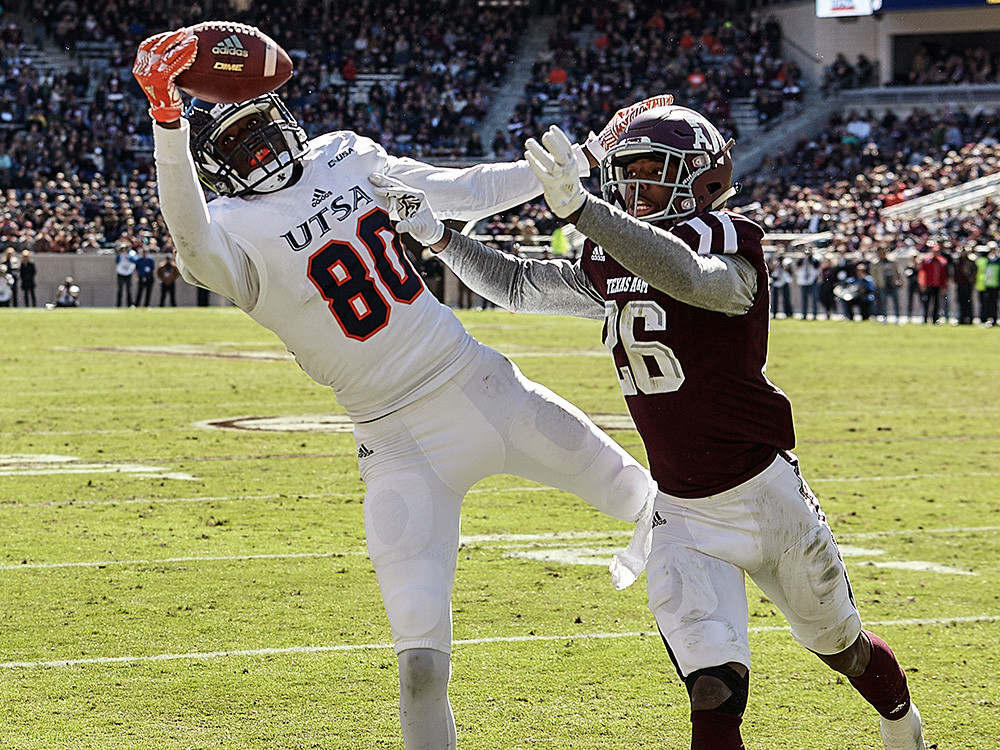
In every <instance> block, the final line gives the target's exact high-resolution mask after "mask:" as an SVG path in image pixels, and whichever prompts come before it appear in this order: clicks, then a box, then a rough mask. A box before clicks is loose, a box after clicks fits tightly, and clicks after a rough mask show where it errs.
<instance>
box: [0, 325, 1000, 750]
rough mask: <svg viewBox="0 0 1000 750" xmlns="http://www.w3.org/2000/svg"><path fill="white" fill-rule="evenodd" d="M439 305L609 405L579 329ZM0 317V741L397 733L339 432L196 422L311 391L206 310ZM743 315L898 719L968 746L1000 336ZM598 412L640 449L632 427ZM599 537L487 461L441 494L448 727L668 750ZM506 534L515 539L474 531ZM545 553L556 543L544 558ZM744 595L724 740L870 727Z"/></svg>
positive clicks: (673, 742) (157, 742) (988, 741)
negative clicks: (450, 629) (445, 519)
mask: <svg viewBox="0 0 1000 750" xmlns="http://www.w3.org/2000/svg"><path fill="white" fill-rule="evenodd" d="M461 317H462V318H463V320H464V321H465V322H466V323H467V325H468V326H469V327H470V329H471V330H472V331H473V333H474V334H475V335H476V336H477V337H479V338H480V339H481V340H483V341H485V342H487V343H489V344H492V345H494V346H497V347H498V348H499V349H501V350H502V351H504V352H506V353H508V354H509V355H511V356H512V358H513V359H515V361H517V363H518V364H519V365H520V367H521V369H522V370H523V371H524V372H525V374H527V375H528V376H529V377H532V378H535V379H537V380H539V381H541V382H543V383H545V384H547V385H549V386H551V387H552V388H553V389H555V390H556V391H557V392H558V393H560V394H561V395H564V396H566V397H567V398H569V399H570V400H571V401H573V402H574V403H576V404H578V405H579V406H580V407H582V408H583V409H585V410H586V411H588V412H589V413H591V414H621V413H623V412H624V406H623V402H622V398H621V395H620V392H619V391H618V386H617V383H616V381H615V379H614V377H613V372H612V369H611V366H610V363H609V360H608V358H607V355H606V352H605V351H604V349H603V347H602V346H601V345H600V342H599V337H600V324H599V323H595V322H593V321H580V320H567V319H560V318H534V317H528V316H514V315H510V314H508V313H504V312H496V311H487V312H474V311H470V312H465V313H463V314H462V316H461ZM0 318H2V326H3V336H2V339H0V341H2V343H0V377H2V382H3V383H4V394H5V395H4V405H3V408H2V410H0V415H2V416H0V441H2V448H0V453H2V454H4V456H6V457H10V456H19V457H21V458H18V459H10V458H7V459H4V460H0V527H2V529H3V531H2V532H0V539H2V545H0V587H2V589H0V591H2V599H3V605H2V607H0V632H2V640H0V644H2V650H0V662H2V664H0V708H2V711H3V719H2V720H0V747H3V748H5V749H6V748H10V749H21V748H23V749H25V750H26V749H28V748H32V749H38V750H53V749H59V748H74V750H76V749H81V750H114V749H117V748H150V749H156V750H163V749H166V748H170V749H172V748H231V749H232V750H237V749H238V750H246V749H257V748H260V749H264V748H266V749H267V750H278V749H281V748H345V749H347V750H352V749H354V748H357V749H358V750H362V749H365V748H387V749H392V750H399V749H400V748H402V742H401V741H400V739H399V725H398V718H397V715H396V697H395V696H396V690H397V677H396V673H395V660H394V657H393V655H392V651H391V649H390V648H388V647H387V645H386V644H387V643H388V641H389V635H388V632H387V628H386V625H385V622H384V619H383V615H382V610H381V604H380V601H379V599H378V591H377V588H376V585H375V580H374V574H373V573H372V570H371V565H370V563H369V562H368V560H367V557H366V556H365V547H364V531H363V527H362V514H361V500H362V497H363V492H364V490H363V486H362V484H361V481H360V479H359V478H358V472H357V461H356V458H355V456H354V451H355V448H354V443H353V439H352V438H351V436H350V435H349V434H337V433H309V432H270V433H264V432H248V431H224V430H218V429H210V428H207V427H205V426H203V424H202V423H204V422H206V421H209V420H224V419H235V418H240V417H260V416H267V417H274V416H289V415H330V414H339V413H340V410H339V408H338V407H337V406H336V403H335V401H334V399H333V397H332V395H331V394H330V393H329V392H328V391H325V390H323V389H321V388H319V387H318V386H316V385H314V384H313V383H312V382H311V381H310V380H309V379H308V378H307V377H306V376H305V375H304V374H303V373H302V372H301V371H300V370H299V369H298V368H297V367H296V366H295V365H294V364H293V363H292V362H291V361H290V360H288V358H287V356H286V355H285V354H284V352H283V349H282V347H281V345H280V344H279V343H278V342H277V340H276V339H275V338H274V336H273V335H271V334H270V333H268V332H267V331H265V330H263V329H261V328H259V327H257V326H256V324H254V323H253V322H252V321H250V320H249V319H248V318H246V317H245V316H244V315H242V313H239V312H237V311H235V310H226V309H211V310H205V309H201V310H199V309H177V310H84V309H81V310H57V311H29V310H6V311H4V312H3V313H2V315H0ZM772 328H773V332H772V342H771V358H770V363H769V370H768V374H769V376H770V377H771V379H772V380H773V381H774V382H775V383H776V384H777V385H779V386H780V387H782V388H783V389H784V390H785V391H786V392H787V393H788V394H789V396H790V397H791V399H792V403H793V406H794V408H795V413H796V419H797V428H798V438H799V444H798V448H797V449H796V451H797V453H798V455H799V457H800V459H801V460H802V465H803V469H804V472H805V475H806V477H807V479H808V480H809V481H810V483H811V484H812V485H813V488H814V489H815V490H816V491H817V493H818V494H819V496H820V498H821V500H822V502H823V505H824V508H825V510H826V512H827V515H828V516H829V518H830V521H831V524H832V525H833V527H834V531H835V532H836V533H837V535H838V538H839V539H840V542H841V545H842V548H843V550H844V553H845V558H846V559H847V562H848V567H849V569H850V570H851V575H852V581H853V584H854V588H855V593H856V595H857V598H858V601H859V604H860V606H861V608H862V614H863V615H864V616H865V618H866V620H868V621H869V622H870V623H881V624H873V626H872V627H873V629H875V630H878V631H879V632H880V633H882V634H883V635H884V636H885V637H886V638H887V639H888V640H889V641H890V642H891V643H892V645H893V647H894V649H895V650H896V652H897V654H899V656H900V657H901V659H902V661H903V663H904V665H905V666H906V668H907V672H908V676H909V679H910V684H911V690H912V692H913V694H914V696H915V697H916V699H917V701H918V703H919V705H920V706H921V710H922V713H923V715H924V719H925V726H926V732H927V736H928V740H929V741H930V742H931V743H932V744H935V745H936V746H937V747H939V748H956V749H958V748H995V747H997V742H998V740H996V737H998V736H1000V710H998V699H997V698H996V696H997V690H996V687H995V682H996V680H995V675H996V674H997V673H998V671H1000V670H998V666H1000V664H998V661H1000V657H998V656H997V653H998V652H997V648H996V645H997V641H998V635H1000V586H998V584H1000V562H998V559H997V555H996V549H997V545H998V536H1000V503H998V502H997V500H996V497H997V491H996V487H997V478H998V476H1000V439H998V438H1000V426H998V424H997V422H998V418H1000V401H998V400H997V398H996V395H995V382H996V381H995V379H996V373H997V372H998V371H1000V334H998V333H997V332H996V331H995V330H992V329H982V328H978V327H962V328H956V327H950V326H939V327H924V326H918V325H909V326H883V325H879V324H877V323H875V322H869V323H864V324H862V323H854V324H850V323H846V322H839V321H838V322H818V321H791V320H781V321H775V322H774V324H773V326H772ZM251 358H252V359H251ZM612 434H613V435H614V437H615V438H616V439H617V440H618V441H619V442H621V443H622V444H623V445H625V446H626V447H627V448H628V449H629V450H631V451H632V452H633V453H635V455H637V456H638V457H640V458H643V457H644V453H643V450H642V446H641V444H640V443H639V440H638V437H637V435H636V434H635V433H634V432H632V431H615V432H613V433H612ZM26 456H27V457H34V458H32V459H31V460H30V461H29V460H28V459H26V458H24V457H26ZM39 456H48V457H49V458H48V459H47V460H48V463H45V462H44V461H42V460H41V459H39V458H38V457H39ZM54 457H65V458H54ZM74 464H76V468H75V469H74ZM29 469H30V470H31V473H29ZM71 470H72V471H73V472H74V473H71ZM185 477H187V478H185ZM568 532H585V535H584V536H582V537H576V536H569V535H568ZM627 532H628V527H627V526H625V525H623V524H620V523H617V522H615V521H613V520H610V519H607V518H605V517H603V516H600V515H599V514H597V513H596V512H595V511H593V510H592V509H590V508H589V506H586V505H584V504H583V503H581V502H580V501H579V500H577V499H575V498H573V497H571V496H568V495H565V494H563V493H559V492H555V491H552V490H548V489H546V488H542V487H539V486H538V485H534V484H532V483H530V482H526V481H524V480H521V479H518V478H515V477H496V478H493V479H490V480H488V481H486V482H483V483H481V484H480V485H479V486H478V487H477V488H476V489H475V490H474V491H473V493H472V494H470V496H469V498H468V500H467V502H466V507H465V511H464V514H463V534H464V535H465V536H466V537H467V538H466V540H465V544H464V546H463V549H462V551H461V554H460V559H459V572H458V580H457V583H456V587H455V598H454V609H455V637H456V639H457V640H458V643H457V644H456V648H455V654H454V678H453V681H452V690H451V694H452V702H453V705H454V707H455V712H456V720H457V723H458V732H459V744H460V747H461V748H465V749H466V750H486V749H487V748H488V749H490V750H493V749H494V748H523V749H525V750H527V749H529V748H530V749H534V748H552V749H553V750H563V749H564V748H573V749H578V750H598V749H600V750H608V749H617V748H621V750H625V749H626V748H637V747H658V748H659V747H663V748H682V747H686V746H687V734H688V719H687V708H686V694H685V692H684V689H683V687H682V686H681V685H680V684H679V683H678V682H677V681H676V678H675V676H674V674H673V671H672V668H671V667H670V664H669V661H668V659H667V657H666V655H665V653H664V651H663V648H662V645H661V644H660V642H659V639H658V637H657V636H655V635H653V634H652V633H651V631H652V630H653V624H652V621H651V617H650V616H649V614H648V612H647V611H646V608H645V604H646V602H645V591H644V586H643V585H642V583H641V582H640V584H639V585H636V586H634V587H632V588H631V589H629V590H627V591H625V592H615V591H613V590H612V589H611V585H610V580H609V576H608V574H607V572H606V568H605V567H602V566H601V565H596V564H581V563H583V562H602V561H603V562H605V563H606V561H607V556H608V555H609V554H610V551H611V550H612V549H614V548H617V547H620V546H621V545H623V544H624V542H625V541H626V540H627ZM518 534H520V535H526V534H530V535H537V536H535V537H532V538H529V539H525V538H520V539H518V538H517V537H513V538H510V537H507V538H505V537H504V535H518ZM568 552H572V553H575V554H576V555H577V557H576V558H575V559H576V560H578V562H576V563H574V562H565V561H564V560H565V558H561V559H560V561H557V560H555V559H546V558H545V556H546V555H557V554H564V555H565V554H567V553H568ZM540 558H541V559H540ZM928 563H931V564H934V565H936V566H939V567H937V568H936V569H928V566H927V565H926V564H928ZM906 565H910V566H911V567H909V568H907V567H905V566H906ZM750 602H751V605H750V609H751V627H752V628H753V634H752V645H753V648H754V657H755V667H754V672H753V690H752V695H751V700H750V706H749V710H748V713H747V718H746V721H745V735H746V738H747V747H748V748H751V750H753V749H757V750H764V749H765V748H767V749H768V750H784V749H787V750H812V749H819V748H830V749H831V750H833V749H836V750H843V749H844V748H850V749H851V750H855V749H860V750H867V749H869V748H878V747H881V744H880V742H879V740H878V730H877V720H876V719H875V718H874V716H873V714H872V712H871V711H870V709H868V707H867V705H866V704H865V703H864V702H863V701H862V700H861V699H860V698H859V697H858V696H857V695H856V694H855V693H854V691H853V690H851V689H850V687H849V686H847V685H844V684H842V683H843V680H842V679H839V678H838V676H837V675H836V674H835V673H833V672H831V671H829V670H827V669H826V668H825V667H823V666H822V665H821V664H820V663H819V662H818V660H816V659H815V658H814V657H812V656H810V655H809V654H807V653H805V652H804V651H803V650H802V649H801V648H800V647H798V646H797V645H796V644H795V643H794V641H793V640H792V639H791V637H790V636H789V635H788V633H787V631H786V630H785V627H784V625H785V623H784V621H783V619H782V617H781V616H780V614H778V613H777V612H776V610H775V608H774V607H773V605H772V604H771V603H770V602H769V601H767V600H766V599H765V598H764V597H762V595H761V594H760V593H759V592H758V591H757V590H756V589H755V588H753V586H752V584H751V585H750Z"/></svg>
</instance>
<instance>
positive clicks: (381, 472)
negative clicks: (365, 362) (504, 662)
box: [355, 382, 503, 750]
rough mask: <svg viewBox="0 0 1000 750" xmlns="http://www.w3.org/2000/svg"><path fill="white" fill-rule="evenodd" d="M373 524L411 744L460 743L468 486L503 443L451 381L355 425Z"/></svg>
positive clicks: (435, 749)
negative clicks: (457, 645)
mask: <svg viewBox="0 0 1000 750" xmlns="http://www.w3.org/2000/svg"><path fill="white" fill-rule="evenodd" d="M355 440H356V441H357V443H358V455H359V461H358V462H359V466H360V469H361V476H362V478H363V479H364V481H365V485H366V493H365V502H364V514H365V533H366V536H367V541H368V552H369V556H370V557H371V560H372V564H373V565H374V567H375V572H376V575H377V577H378V583H379V588H380V589H381V592H382V599H383V602H384V604H385V610H386V615H387V617H388V620H389V625H390V628H391V630H392V638H393V643H394V646H395V650H396V654H397V659H398V662H399V679H400V721H401V725H402V732H403V741H404V744H405V747H406V750H451V749H452V748H454V747H455V741H456V733H455V719H454V716H453V714H452V709H451V705H450V703H449V701H448V681H449V678H450V671H451V664H450V658H449V655H450V652H451V634H452V619H451V591H452V585H453V583H454V578H455V568H456V563H457V558H458V545H459V531H460V511H461V505H462V500H463V498H464V497H465V494H466V493H467V492H468V490H469V488H470V487H471V486H472V485H473V484H475V483H476V482H478V481H479V480H480V479H482V478H483V477H485V476H488V475H489V474H491V473H496V472H497V471H499V467H500V465H501V463H502V455H503V444H502V442H501V440H500V438H499V436H498V435H497V433H496V431H495V430H493V429H492V427H491V426H490V425H489V424H488V423H487V422H486V421H485V420H484V419H483V418H482V416H481V414H480V413H479V412H478V411H477V409H476V408H475V407H474V405H473V404H472V403H471V402H470V401H469V400H468V399H467V398H466V397H465V396H464V394H463V393H462V391H461V389H460V388H459V387H458V386H457V385H456V384H455V383H452V382H449V383H446V384H445V385H443V386H442V387H441V388H439V389H438V390H437V391H435V392H434V393H432V394H430V395H428V396H426V397H424V398H422V399H420V400H419V401H417V402H416V403H414V404H411V405H409V406H407V407H405V408H403V409H401V410H399V411H398V412H395V413H394V414H391V415H389V416H387V417H383V418H382V419H379V420H376V421H374V422H370V423H367V424H361V425H357V426H356V427H355Z"/></svg>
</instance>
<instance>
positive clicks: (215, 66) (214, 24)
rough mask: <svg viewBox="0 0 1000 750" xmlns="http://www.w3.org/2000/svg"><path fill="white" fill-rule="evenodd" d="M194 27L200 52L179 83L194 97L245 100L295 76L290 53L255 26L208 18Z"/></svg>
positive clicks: (218, 102)
mask: <svg viewBox="0 0 1000 750" xmlns="http://www.w3.org/2000/svg"><path fill="white" fill-rule="evenodd" d="M191 30H192V31H193V32H194V33H195V36H197V37H198V54H197V56H196V57H195V59H194V62H193V63H191V67H189V68H188V69H187V70H185V71H184V72H182V73H181V74H180V75H179V76H177V80H176V83H177V87H178V88H179V89H180V90H181V91H183V92H185V93H187V94H190V95H191V96H193V97H196V98H198V99H204V100H205V101H207V102H212V103H213V104H229V103H231V102H244V101H246V100H247V99H253V98H254V97H256V96H261V95H262V94H267V93H270V92H271V91H274V90H275V89H276V88H278V87H279V86H280V85H281V84H283V83H284V82H285V81H287V80H288V79H289V78H291V77H292V60H291V58H290V57H289V56H288V53H287V52H285V50H283V49H282V48H281V46H280V45H279V44H278V43H277V42H275V41H274V40H273V39H271V37H269V36H268V35H267V34H265V33H264V32H262V31H260V30H259V29H257V28H255V27H253V26H248V25H247V24H243V23H234V22H230V21H205V22H203V23H199V24H196V25H195V26H192V27H191Z"/></svg>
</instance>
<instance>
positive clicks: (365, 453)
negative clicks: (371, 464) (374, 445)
mask: <svg viewBox="0 0 1000 750" xmlns="http://www.w3.org/2000/svg"><path fill="white" fill-rule="evenodd" d="M374 455H375V451H373V450H372V449H371V448H369V447H368V446H367V445H365V444H364V443H362V444H361V445H359V446H358V458H368V457H369V456H374Z"/></svg>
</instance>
